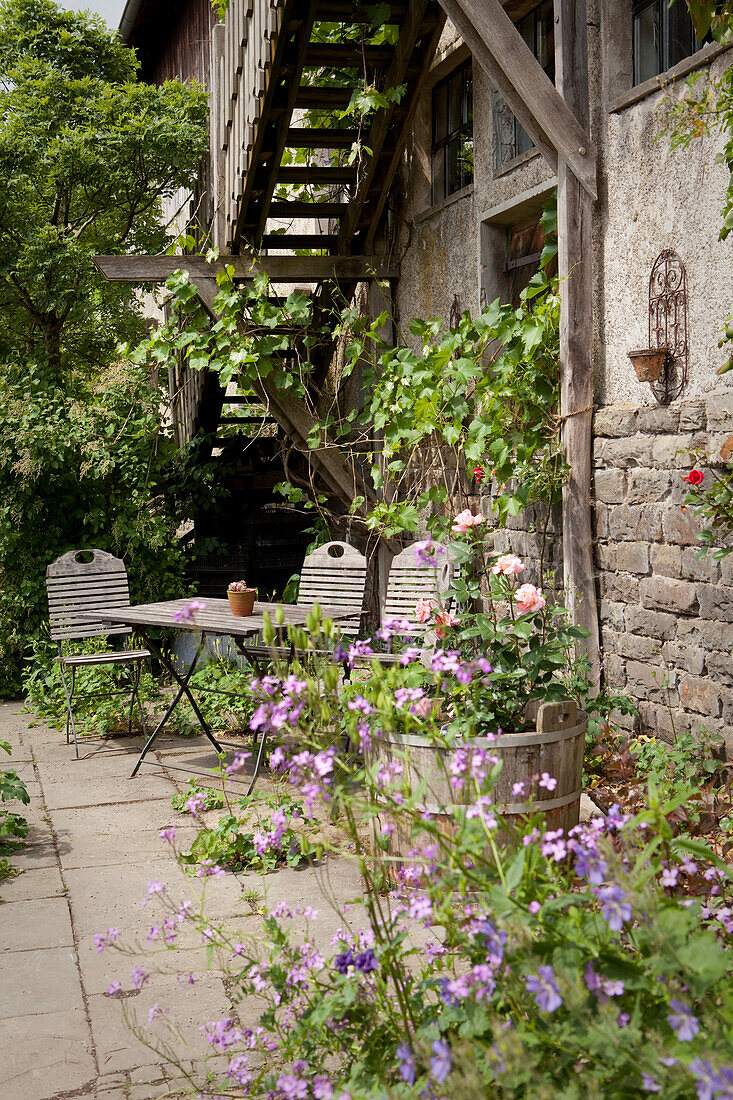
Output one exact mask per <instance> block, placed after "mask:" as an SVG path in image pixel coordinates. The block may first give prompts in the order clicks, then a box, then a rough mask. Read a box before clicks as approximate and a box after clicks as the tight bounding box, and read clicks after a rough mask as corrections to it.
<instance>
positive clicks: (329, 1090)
mask: <svg viewBox="0 0 733 1100" xmlns="http://www.w3.org/2000/svg"><path fill="white" fill-rule="evenodd" d="M313 1095H314V1096H315V1098H316V1100H331V1097H332V1096H333V1086H332V1085H331V1082H330V1081H329V1079H328V1077H325V1076H322V1077H314V1078H313Z"/></svg>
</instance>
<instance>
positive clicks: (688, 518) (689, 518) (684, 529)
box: [662, 504, 700, 546]
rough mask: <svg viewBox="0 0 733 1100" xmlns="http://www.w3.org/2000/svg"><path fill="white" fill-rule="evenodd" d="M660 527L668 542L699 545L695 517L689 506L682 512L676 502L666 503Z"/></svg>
mask: <svg viewBox="0 0 733 1100" xmlns="http://www.w3.org/2000/svg"><path fill="white" fill-rule="evenodd" d="M662 529H663V531H664V538H665V539H666V541H667V542H668V543H673V544H677V545H681V546H699V545H700V543H699V542H698V539H697V532H698V522H697V518H696V517H695V516H694V515H693V513H692V511H691V509H689V508H687V509H686V510H685V511H684V512H683V511H682V509H681V508H680V507H679V506H678V505H676V504H670V505H668V506H667V508H666V509H665V512H664V518H663V521H662Z"/></svg>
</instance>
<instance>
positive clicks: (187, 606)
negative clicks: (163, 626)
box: [173, 600, 206, 623]
mask: <svg viewBox="0 0 733 1100" xmlns="http://www.w3.org/2000/svg"><path fill="white" fill-rule="evenodd" d="M205 610H206V604H205V603H204V602H203V601H202V600H189V601H188V603H184V605H183V607H179V609H178V611H174V612H173V619H174V621H175V622H177V623H185V622H188V620H189V619H193V617H194V616H195V614H196V612H197V611H205Z"/></svg>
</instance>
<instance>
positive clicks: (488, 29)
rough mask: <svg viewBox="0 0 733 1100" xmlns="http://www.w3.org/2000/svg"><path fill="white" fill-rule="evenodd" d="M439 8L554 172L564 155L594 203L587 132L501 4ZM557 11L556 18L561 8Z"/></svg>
mask: <svg viewBox="0 0 733 1100" xmlns="http://www.w3.org/2000/svg"><path fill="white" fill-rule="evenodd" d="M440 4H441V7H443V8H444V9H445V11H446V13H447V15H448V18H449V19H450V21H451V22H452V23H453V24H454V26H455V27H456V29H457V30H458V31H459V33H460V34H461V36H462V37H463V39H464V40H465V42H466V43H467V45H468V46H469V48H470V50H471V53H472V54H473V56H474V58H475V59H476V61H477V62H478V64H479V65H480V66H481V68H482V69H484V71H485V72H486V73H487V75H488V77H489V79H490V80H491V81H492V83H493V84H495V85H496V87H497V88H498V90H499V91H500V92H501V94H502V95H503V97H504V99H505V100H506V102H507V104H508V106H509V107H510V108H511V110H512V111H513V112H514V114H515V115H516V117H517V118H518V119H519V121H520V122H521V124H522V126H523V127H524V129H525V130H526V131H527V133H528V134H529V136H530V137H531V138H532V141H533V142H534V143H535V145H536V146H537V148H538V149H540V150H541V152H542V153H543V154H544V156H545V157H546V158H547V160H548V161H549V162H550V164H551V165H552V166H553V168H557V163H558V157H560V156H562V158H563V159H564V161H565V163H566V164H567V165H568V166H569V167H570V168H571V170H572V172H573V175H574V176H575V178H576V179H577V180H578V181H579V183H580V184H581V186H582V187H583V188H584V189H585V190H586V191H587V192H588V194H589V195H590V196H591V197H592V198H593V199H596V198H597V197H598V191H597V187H596V154H595V150H594V148H593V145H592V144H591V140H590V136H589V130H588V127H587V126H582V125H581V124H580V122H579V121H578V119H577V118H576V117H575V115H574V114H573V112H572V111H571V110H570V107H569V106H568V104H567V103H566V102H565V100H564V98H563V97H562V95H561V94H560V92H559V90H558V88H556V87H555V85H554V84H553V83H552V81H551V80H550V78H549V77H548V76H547V73H546V72H545V71H544V69H543V68H542V66H541V65H540V63H539V61H538V60H537V58H536V57H535V56H534V54H533V53H532V51H531V50H530V48H529V46H528V45H527V44H526V42H525V41H524V39H523V38H522V36H521V35H520V33H519V31H518V30H517V28H516V27H515V26H514V24H513V23H512V21H511V19H510V18H509V16H508V15H507V13H506V12H505V11H504V8H503V7H502V5H501V2H500V0H440ZM555 11H556V15H557V11H558V8H557V4H556V7H555ZM556 34H557V22H556ZM558 87H559V86H558Z"/></svg>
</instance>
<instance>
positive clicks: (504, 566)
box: [491, 554, 524, 577]
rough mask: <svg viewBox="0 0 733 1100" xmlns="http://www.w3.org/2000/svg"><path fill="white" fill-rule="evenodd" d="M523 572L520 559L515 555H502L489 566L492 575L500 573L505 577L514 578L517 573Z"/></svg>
mask: <svg viewBox="0 0 733 1100" xmlns="http://www.w3.org/2000/svg"><path fill="white" fill-rule="evenodd" d="M523 571H524V562H523V561H522V559H521V558H518V557H517V555H516V554H502V555H501V557H500V558H498V559H497V560H496V562H495V563H494V564H493V565H492V566H491V572H492V573H494V574H497V575H498V574H499V573H502V574H503V575H504V576H505V577H513V576H516V574H517V573H522V572H523Z"/></svg>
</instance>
